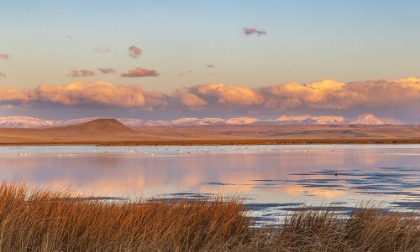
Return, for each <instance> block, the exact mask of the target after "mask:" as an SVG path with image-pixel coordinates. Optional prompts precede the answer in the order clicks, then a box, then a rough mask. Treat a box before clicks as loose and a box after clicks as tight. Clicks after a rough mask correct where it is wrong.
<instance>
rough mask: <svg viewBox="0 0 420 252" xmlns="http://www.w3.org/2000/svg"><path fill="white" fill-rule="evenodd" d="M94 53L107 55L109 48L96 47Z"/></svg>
mask: <svg viewBox="0 0 420 252" xmlns="http://www.w3.org/2000/svg"><path fill="white" fill-rule="evenodd" d="M95 51H96V52H97V53H107V52H109V48H108V47H96V48H95Z"/></svg>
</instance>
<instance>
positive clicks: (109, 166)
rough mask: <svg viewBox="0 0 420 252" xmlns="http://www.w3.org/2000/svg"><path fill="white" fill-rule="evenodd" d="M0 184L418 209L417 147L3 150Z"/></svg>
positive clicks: (273, 208)
mask: <svg viewBox="0 0 420 252" xmlns="http://www.w3.org/2000/svg"><path fill="white" fill-rule="evenodd" d="M0 179H1V180H9V181H22V180H23V181H26V182H29V184H31V185H32V184H34V185H36V186H40V187H51V188H58V189H70V190H73V191H74V192H76V193H81V194H84V195H85V196H91V195H93V196H97V197H104V198H110V199H114V198H134V197H151V196H157V197H188V198H191V197H212V196H214V195H223V196H232V195H233V196H237V197H241V198H242V199H244V200H245V202H246V203H247V207H248V209H249V211H250V213H251V214H253V213H255V214H256V215H259V216H261V215H264V216H266V217H267V218H271V217H273V216H279V215H282V213H284V212H285V211H289V210H290V209H292V208H293V207H296V206H301V205H302V204H309V205H320V204H329V205H336V206H340V207H343V208H346V207H354V206H355V205H356V204H357V203H359V202H361V201H367V200H373V201H375V202H379V203H382V204H383V205H384V206H387V207H395V208H401V209H404V210H405V209H407V210H410V209H415V208H417V207H418V206H420V145H281V146H266V145H264V146H159V147H155V146H148V147H97V146H12V147H10V146H7V147H0Z"/></svg>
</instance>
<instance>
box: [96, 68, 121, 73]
mask: <svg viewBox="0 0 420 252" xmlns="http://www.w3.org/2000/svg"><path fill="white" fill-rule="evenodd" d="M98 70H99V72H101V73H103V74H117V71H115V69H113V68H98Z"/></svg>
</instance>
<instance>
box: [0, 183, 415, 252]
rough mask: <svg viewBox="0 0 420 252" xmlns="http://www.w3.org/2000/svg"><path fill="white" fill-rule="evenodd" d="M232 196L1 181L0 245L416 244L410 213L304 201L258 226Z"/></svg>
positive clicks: (301, 247)
mask: <svg viewBox="0 0 420 252" xmlns="http://www.w3.org/2000/svg"><path fill="white" fill-rule="evenodd" d="M244 212H245V207H244V204H243V203H242V202H241V201H239V200H238V199H236V198H228V199H226V198H215V199H212V200H181V199H180V200H164V199H138V200H131V201H129V200H124V201H103V200H96V199H94V198H89V197H88V198H86V197H83V198H82V197H75V196H74V195H72V193H71V192H69V191H56V190H51V189H37V188H34V187H31V186H29V185H27V184H25V183H9V182H3V183H1V184H0V251H420V239H419V237H420V220H419V218H418V217H419V216H417V215H415V214H414V213H403V212H392V211H389V210H384V209H381V208H378V207H376V206H373V205H369V204H365V205H364V206H360V207H357V208H355V209H354V210H353V212H351V213H349V214H343V213H340V212H338V211H333V210H328V209H327V210H314V209H313V208H303V209H301V210H298V211H295V212H293V213H291V214H290V215H289V216H288V217H287V218H285V220H284V222H283V223H280V224H279V225H273V226H265V227H261V228H257V229H255V228H252V226H253V225H254V224H255V223H253V221H252V220H251V219H250V218H247V217H246V215H245V214H244Z"/></svg>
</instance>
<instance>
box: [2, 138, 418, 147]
mask: <svg viewBox="0 0 420 252" xmlns="http://www.w3.org/2000/svg"><path fill="white" fill-rule="evenodd" d="M328 144H337V145H345V144H386V145H391V144H420V139H249V140H236V139H235V140H231V139H226V140H188V139H186V140H169V141H160V140H159V141H153V140H148V141H46V142H43V141H39V142H38V141H34V142H15V143H12V142H9V143H2V142H0V146H51V145H52V146H59V145H96V146H229V145H232V146H233V145H328Z"/></svg>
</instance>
